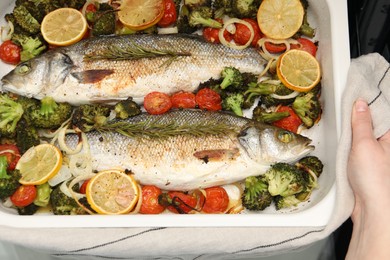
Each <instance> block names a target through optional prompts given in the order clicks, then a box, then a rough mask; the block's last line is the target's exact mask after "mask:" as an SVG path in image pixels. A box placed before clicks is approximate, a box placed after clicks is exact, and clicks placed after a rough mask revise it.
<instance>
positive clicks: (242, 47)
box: [218, 18, 255, 50]
mask: <svg viewBox="0 0 390 260" xmlns="http://www.w3.org/2000/svg"><path fill="white" fill-rule="evenodd" d="M235 23H240V24H243V25H245V26H246V27H248V29H249V31H250V32H251V37H250V38H249V40H248V41H247V43H245V44H244V45H237V44H235V43H232V42H228V41H226V39H225V37H224V36H223V33H224V32H225V30H226V28H227V27H228V26H229V25H231V24H235ZM253 37H255V32H254V30H253V27H252V25H251V24H250V23H248V22H246V21H244V20H241V19H238V18H231V19H229V20H227V21H226V22H225V23H224V24H223V27H222V29H220V30H219V32H218V38H219V40H220V42H221V43H222V44H223V45H225V46H228V47H230V48H233V49H236V50H243V49H245V48H246V47H248V46H249V45H250V44H251V43H252V40H253Z"/></svg>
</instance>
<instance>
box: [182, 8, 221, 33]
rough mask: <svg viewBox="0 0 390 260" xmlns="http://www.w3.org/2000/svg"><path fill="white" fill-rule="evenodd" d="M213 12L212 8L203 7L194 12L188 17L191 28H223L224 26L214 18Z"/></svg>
mask: <svg viewBox="0 0 390 260" xmlns="http://www.w3.org/2000/svg"><path fill="white" fill-rule="evenodd" d="M212 17H213V12H212V10H211V8H210V7H207V6H202V7H199V8H196V9H194V10H192V11H191V12H190V13H189V16H188V22H189V25H190V26H191V27H196V28H200V27H211V28H222V24H221V23H220V22H218V21H217V20H214V19H213V18H212Z"/></svg>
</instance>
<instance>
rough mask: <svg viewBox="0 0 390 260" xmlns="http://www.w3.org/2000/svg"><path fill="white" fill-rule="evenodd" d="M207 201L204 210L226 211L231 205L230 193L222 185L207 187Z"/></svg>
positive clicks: (209, 211) (212, 211)
mask: <svg viewBox="0 0 390 260" xmlns="http://www.w3.org/2000/svg"><path fill="white" fill-rule="evenodd" d="M205 191H206V201H205V203H204V205H203V208H202V211H203V212H205V213H224V212H225V211H226V209H227V207H228V205H229V195H228V194H227V192H226V190H225V189H224V188H222V187H211V188H206V189H205Z"/></svg>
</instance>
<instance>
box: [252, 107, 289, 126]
mask: <svg viewBox="0 0 390 260" xmlns="http://www.w3.org/2000/svg"><path fill="white" fill-rule="evenodd" d="M288 116H290V113H289V112H288V111H283V112H269V111H267V110H266V109H264V108H263V107H262V106H261V105H260V106H257V107H255V108H254V109H253V112H252V119H253V120H255V121H257V122H262V123H266V124H272V123H273V122H276V121H278V120H280V119H283V118H285V117H288Z"/></svg>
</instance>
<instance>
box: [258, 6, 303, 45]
mask: <svg viewBox="0 0 390 260" xmlns="http://www.w3.org/2000/svg"><path fill="white" fill-rule="evenodd" d="M304 12H305V11H304V9H303V6H302V4H301V2H300V0H263V2H262V3H261V4H260V7H259V10H258V11H257V22H258V24H259V27H260V30H261V31H262V33H263V34H265V36H267V37H268V38H272V39H287V38H290V37H291V36H293V35H294V34H295V33H296V32H297V31H298V30H299V28H300V27H301V25H302V22H303V16H304Z"/></svg>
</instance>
